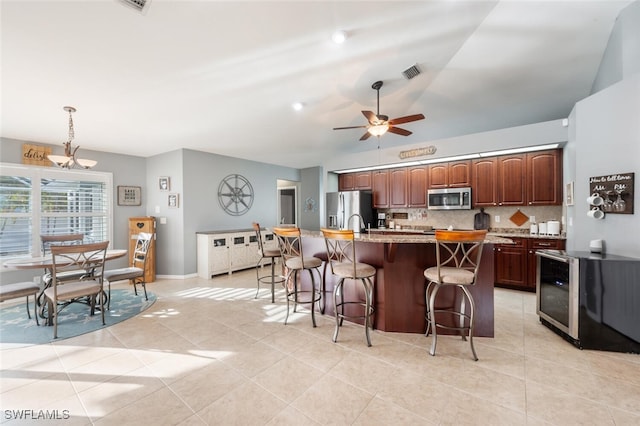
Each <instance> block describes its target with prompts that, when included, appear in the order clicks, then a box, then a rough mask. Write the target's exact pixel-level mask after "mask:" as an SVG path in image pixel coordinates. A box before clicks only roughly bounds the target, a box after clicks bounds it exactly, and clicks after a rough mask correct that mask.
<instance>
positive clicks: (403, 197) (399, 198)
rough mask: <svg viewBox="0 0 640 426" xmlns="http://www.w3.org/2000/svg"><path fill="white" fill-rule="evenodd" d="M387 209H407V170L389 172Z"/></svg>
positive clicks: (391, 170)
mask: <svg viewBox="0 0 640 426" xmlns="http://www.w3.org/2000/svg"><path fill="white" fill-rule="evenodd" d="M389 207H407V169H406V168H401V169H390V170H389Z"/></svg>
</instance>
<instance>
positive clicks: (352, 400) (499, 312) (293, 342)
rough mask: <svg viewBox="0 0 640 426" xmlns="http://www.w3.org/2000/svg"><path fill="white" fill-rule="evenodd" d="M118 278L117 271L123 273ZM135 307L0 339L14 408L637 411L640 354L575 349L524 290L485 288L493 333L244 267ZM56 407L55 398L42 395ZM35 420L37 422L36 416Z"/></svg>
mask: <svg viewBox="0 0 640 426" xmlns="http://www.w3.org/2000/svg"><path fill="white" fill-rule="evenodd" d="M122 286H125V285H124V284H122ZM149 287H150V289H151V290H152V291H154V292H156V294H158V296H159V297H158V301H157V302H156V303H155V304H154V305H153V306H152V307H151V308H150V309H149V310H147V311H146V312H145V313H143V314H142V315H140V316H138V317H136V318H134V319H131V320H128V321H125V322H123V323H120V324H117V325H114V326H112V327H109V328H106V329H103V330H100V331H98V332H94V333H91V334H87V335H83V336H79V337H77V338H73V339H68V340H62V341H59V342H56V343H54V344H47V345H39V346H29V347H22V348H11V347H3V348H2V351H1V361H2V373H1V386H0V387H1V394H0V400H1V408H2V410H1V413H2V419H1V422H2V424H16V423H20V424H22V423H21V422H20V421H16V420H15V419H14V418H13V414H12V413H13V412H14V411H12V410H20V409H30V410H34V412H36V413H39V410H47V411H46V412H47V413H57V414H58V415H59V416H60V417H68V418H66V419H64V420H60V421H59V422H58V423H61V424H65V425H74V424H79V425H88V424H96V425H102V424H105V425H123V424H166V425H174V424H179V425H204V424H225V425H226V424H237V425H263V424H264V425H320V424H337V425H392V424H393V425H402V424H411V425H415V424H420V425H466V424H469V425H480V424H482V425H500V424H504V425H551V424H553V425H573V424H583V425H584V424H589V425H638V424H640V356H639V355H630V354H620V353H608V352H599V351H586V350H585V351H581V350H578V349H576V348H574V347H573V346H571V345H569V344H568V343H566V342H565V341H564V340H562V339H560V338H559V337H557V336H556V335H555V334H553V333H552V332H550V331H549V330H548V329H546V328H545V327H544V326H542V325H541V324H540V323H539V322H538V320H537V316H536V315H535V298H534V295H533V294H530V293H521V292H516V291H509V290H502V289H496V292H495V302H496V313H495V318H496V333H495V334H496V337H495V338H493V339H490V338H477V339H476V350H477V352H478V356H479V358H480V360H479V361H478V362H473V361H472V360H471V355H470V352H469V347H468V343H464V342H462V341H461V340H459V339H457V338H453V337H442V338H440V339H439V340H438V354H437V356H435V357H431V356H430V355H428V352H427V348H428V346H429V344H430V341H431V338H430V337H429V338H426V337H424V336H423V335H419V334H400V333H384V332H379V331H374V332H373V333H372V343H373V346H372V347H370V348H369V347H367V346H366V344H365V341H364V332H363V329H362V327H361V326H357V325H353V324H347V325H346V326H345V327H344V328H343V329H342V330H341V332H340V336H339V342H338V343H337V344H335V343H332V342H331V336H332V333H333V326H334V322H333V319H332V318H330V317H321V316H318V327H317V328H315V329H314V328H312V326H311V320H310V318H309V313H308V312H304V310H303V311H301V312H300V313H298V314H295V315H294V317H293V318H290V323H289V325H287V326H285V325H283V318H284V313H285V306H286V304H285V303H284V302H283V300H282V297H283V295H282V294H279V297H278V300H277V301H276V303H275V304H271V303H270V295H269V291H268V290H267V289H264V291H262V292H261V294H260V297H259V299H257V300H256V299H254V295H255V275H254V271H252V270H249V271H244V272H239V273H234V274H233V275H232V276H220V277H217V278H215V279H213V280H202V279H199V278H194V279H187V280H160V281H158V282H156V283H153V284H151V285H150V286H149ZM55 410H57V411H55ZM32 423H39V424H45V423H46V424H49V423H51V422H50V421H48V422H44V423H43V422H42V421H33V422H32Z"/></svg>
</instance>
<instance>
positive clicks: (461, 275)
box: [424, 230, 487, 361]
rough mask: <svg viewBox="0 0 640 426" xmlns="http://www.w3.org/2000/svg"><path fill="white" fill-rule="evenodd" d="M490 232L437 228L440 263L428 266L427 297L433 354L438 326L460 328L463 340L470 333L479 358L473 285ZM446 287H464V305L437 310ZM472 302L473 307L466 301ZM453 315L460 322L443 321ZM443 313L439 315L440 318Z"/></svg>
mask: <svg viewBox="0 0 640 426" xmlns="http://www.w3.org/2000/svg"><path fill="white" fill-rule="evenodd" d="M486 235H487V231H486V230H480V231H444V230H442V231H436V235H435V237H436V266H433V267H430V268H427V269H426V270H425V271H424V276H425V278H426V279H427V281H428V284H427V287H426V291H425V299H426V305H427V312H426V320H427V330H426V332H425V335H427V336H428V335H429V332H430V331H431V332H433V340H432V342H431V349H430V350H429V353H430V354H431V355H432V356H435V354H436V344H437V340H438V332H437V329H438V328H443V329H449V330H454V331H457V332H458V333H459V334H460V336H462V340H466V336H467V335H468V336H469V344H470V346H471V352H472V353H473V359H474V361H477V360H478V356H477V354H476V350H475V348H474V346H473V325H474V319H475V302H474V300H473V296H472V295H471V292H470V291H469V287H471V286H473V285H475V283H476V278H477V277H478V267H479V265H480V259H481V256H482V247H483V244H484V239H485V237H486ZM442 287H453V288H455V289H457V290H460V292H461V294H460V298H459V300H460V305H459V306H455V302H454V306H450V307H445V308H438V309H436V306H435V303H436V297H437V295H438V291H439V290H440V289H441V288H442ZM467 302H468V303H469V309H468V310H467V308H466V303H467ZM445 314H446V315H450V316H452V317H454V324H455V318H456V317H457V319H458V325H450V324H451V323H448V324H445V323H444V322H441V321H439V318H440V319H441V318H442V316H443V315H445ZM437 315H438V316H439V318H438V317H437Z"/></svg>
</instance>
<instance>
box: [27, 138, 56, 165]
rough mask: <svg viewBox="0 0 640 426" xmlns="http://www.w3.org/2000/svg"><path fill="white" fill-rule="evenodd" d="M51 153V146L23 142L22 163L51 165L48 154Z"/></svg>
mask: <svg viewBox="0 0 640 426" xmlns="http://www.w3.org/2000/svg"><path fill="white" fill-rule="evenodd" d="M49 154H51V147H49V146H40V145H31V144H28V143H25V144H22V164H31V165H33V166H51V164H52V163H51V160H49V159H48V158H47V156H48V155H49Z"/></svg>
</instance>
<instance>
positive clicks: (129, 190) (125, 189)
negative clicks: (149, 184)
mask: <svg viewBox="0 0 640 426" xmlns="http://www.w3.org/2000/svg"><path fill="white" fill-rule="evenodd" d="M141 204H142V189H141V188H140V187H139V186H118V205H119V206H139V205H141Z"/></svg>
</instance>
